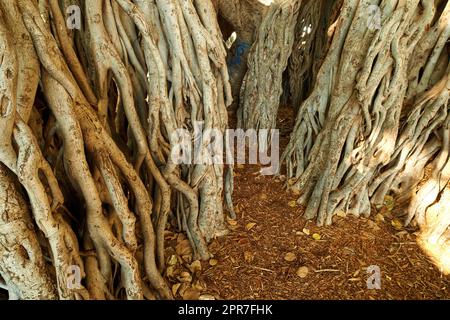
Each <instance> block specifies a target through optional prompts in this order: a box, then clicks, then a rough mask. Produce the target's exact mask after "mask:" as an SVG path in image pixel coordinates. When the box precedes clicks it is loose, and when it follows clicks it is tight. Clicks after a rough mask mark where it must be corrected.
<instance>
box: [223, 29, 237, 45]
mask: <svg viewBox="0 0 450 320" xmlns="http://www.w3.org/2000/svg"><path fill="white" fill-rule="evenodd" d="M236 39H237V33H236V31H233V33H232V34H231V36H230V37H229V38H228V39H227V41H225V46H226V47H227V49H230V48H231V46H232V45H233V43H234V42H235V41H236Z"/></svg>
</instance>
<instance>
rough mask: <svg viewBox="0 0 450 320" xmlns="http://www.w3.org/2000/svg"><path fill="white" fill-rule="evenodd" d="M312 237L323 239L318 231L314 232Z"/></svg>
mask: <svg viewBox="0 0 450 320" xmlns="http://www.w3.org/2000/svg"><path fill="white" fill-rule="evenodd" d="M312 238H313V239H314V240H320V239H322V236H321V235H320V234H318V233H314V234H313V235H312Z"/></svg>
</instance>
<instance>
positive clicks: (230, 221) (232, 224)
mask: <svg viewBox="0 0 450 320" xmlns="http://www.w3.org/2000/svg"><path fill="white" fill-rule="evenodd" d="M227 221H228V224H229V225H230V226H236V225H237V221H236V220H233V219H227Z"/></svg>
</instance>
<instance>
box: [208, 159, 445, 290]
mask: <svg viewBox="0 0 450 320" xmlns="http://www.w3.org/2000/svg"><path fill="white" fill-rule="evenodd" d="M258 170H259V169H258V168H257V167H244V168H242V169H237V170H236V190H235V193H234V202H235V206H236V207H237V208H238V209H239V214H238V220H237V225H236V226H231V225H230V229H232V231H231V233H230V235H229V236H227V237H225V238H222V239H217V240H215V241H214V242H213V243H212V244H211V245H210V249H211V251H212V252H213V253H214V255H215V259H217V260H218V264H217V265H216V266H213V267H212V266H209V265H206V264H204V265H205V267H206V269H205V270H204V272H203V274H202V275H201V279H202V281H204V283H205V287H206V289H207V291H208V292H209V293H212V294H213V295H215V296H217V297H218V298H219V297H220V298H223V299H450V277H448V276H447V277H445V276H443V275H441V274H440V272H439V271H438V270H437V269H436V268H435V267H434V266H433V265H432V264H431V262H430V261H429V260H428V258H427V257H426V256H425V255H424V254H423V253H422V251H421V250H420V248H419V247H418V246H417V244H416V242H415V235H414V234H413V233H412V232H411V230H402V231H399V230H396V229H394V227H393V226H392V225H391V221H389V219H388V218H386V220H385V221H384V222H381V221H380V222H378V223H377V222H375V221H373V220H367V219H363V218H358V219H356V218H352V217H345V218H341V217H338V218H337V219H336V221H335V223H334V224H333V225H332V226H331V227H326V228H318V227H316V226H315V225H314V224H313V223H312V222H307V221H305V220H304V219H303V218H301V214H302V208H292V207H290V206H289V202H290V201H292V200H295V199H296V197H295V195H290V194H289V193H287V192H284V191H283V186H284V183H283V182H281V181H279V180H277V179H276V178H273V177H263V176H259V175H258V174H255V173H257V172H258ZM249 223H256V225H255V226H254V227H253V228H251V229H250V230H247V228H246V226H248V227H250V226H251V225H249ZM304 228H307V229H309V231H310V235H306V234H304V233H303V232H302V230H303V229H304ZM233 229H234V230H233ZM315 233H316V234H319V235H320V236H321V239H320V240H314V239H313V234H315ZM287 253H294V254H295V255H296V259H295V260H294V261H292V262H288V261H286V260H285V259H284V258H285V256H286V254H287ZM370 265H377V266H379V267H380V269H381V289H380V290H368V289H367V278H368V277H369V276H370V275H369V274H368V273H367V270H366V268H367V267H368V266H370ZM303 266H306V267H307V268H308V270H309V272H308V274H307V275H306V277H305V278H300V277H299V276H297V274H296V272H297V270H298V268H299V267H303Z"/></svg>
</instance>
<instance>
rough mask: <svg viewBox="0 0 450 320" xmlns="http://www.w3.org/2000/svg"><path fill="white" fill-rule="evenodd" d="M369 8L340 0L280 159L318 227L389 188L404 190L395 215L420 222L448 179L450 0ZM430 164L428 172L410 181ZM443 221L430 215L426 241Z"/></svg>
mask: <svg viewBox="0 0 450 320" xmlns="http://www.w3.org/2000/svg"><path fill="white" fill-rule="evenodd" d="M378 8H379V10H380V11H379V13H381V15H378V18H379V19H380V20H379V21H378V23H374V21H373V19H374V18H377V16H376V15H373V9H374V8H373V6H370V2H369V1H357V0H346V1H344V3H343V5H342V8H341V13H340V15H339V17H338V19H337V21H336V28H335V30H334V34H333V38H332V41H331V45H330V48H329V49H328V53H327V55H326V56H325V59H324V62H323V64H322V66H321V68H320V70H319V72H318V74H317V80H316V83H315V86H314V89H313V91H312V93H311V95H310V96H309V97H308V98H307V99H306V100H305V101H304V103H303V104H302V105H301V107H300V110H299V112H298V115H297V119H296V124H295V129H294V131H293V133H292V136H291V140H290V142H289V145H288V147H287V149H286V151H285V152H284V155H283V158H284V159H285V160H286V164H287V173H288V176H289V178H290V179H289V184H290V186H291V188H294V189H297V190H299V191H300V192H301V196H300V198H299V200H298V202H299V203H301V204H303V205H304V206H305V207H306V211H305V217H306V218H308V219H313V218H315V219H317V223H318V224H319V225H323V224H331V223H332V218H333V216H334V215H335V214H336V213H338V212H340V211H344V212H347V213H351V214H353V215H355V216H359V215H365V216H368V215H370V213H371V204H372V205H375V206H379V205H382V204H383V201H384V199H385V196H386V195H388V194H390V193H392V194H393V195H395V196H398V197H399V198H402V197H403V198H405V197H406V198H411V195H412V201H411V204H410V209H409V210H408V212H409V214H408V217H407V219H406V221H405V222H406V223H409V222H410V221H411V220H413V218H414V219H415V221H417V222H418V223H419V225H421V226H422V228H425V229H428V228H429V223H430V222H428V221H426V219H424V214H425V212H426V211H427V208H428V206H429V205H431V204H432V203H434V201H435V200H436V199H439V196H440V195H443V194H445V192H444V189H445V188H444V186H445V185H446V184H447V183H448V177H447V176H446V169H447V166H446V164H447V163H448V152H447V151H448V141H447V138H448V137H447V130H448V129H447V128H448V102H449V85H448V79H449V70H450V66H449V62H448V52H449V51H448V46H447V42H448V38H449V35H450V33H449V31H450V27H449V22H450V21H449V9H450V4H449V3H448V2H447V1H435V2H433V1H428V2H420V1H398V2H396V1H394V2H393V1H381V3H380V6H379V7H378ZM375 12H376V11H375ZM375 22H376V21H375ZM431 161H432V162H433V168H434V172H433V174H432V177H426V178H429V181H428V182H427V183H426V184H425V185H424V186H421V187H420V188H417V186H418V184H419V182H420V181H421V180H422V178H423V172H424V171H423V169H424V167H425V166H426V165H427V164H428V163H430V162H431ZM431 190H432V191H431ZM430 192H431V193H430ZM448 220H449V213H448V210H447V212H445V211H443V212H442V213H441V214H439V215H438V218H437V220H436V221H435V222H434V224H433V227H431V228H432V230H433V231H432V236H431V237H432V239H431V240H430V241H431V242H432V243H436V242H437V241H438V239H440V240H439V241H441V243H442V242H443V241H444V242H445V241H446V240H445V239H446V238H445V236H444V234H445V231H446V229H447V228H448V226H449V222H450V221H448ZM447 252H449V251H447ZM447 259H448V258H447Z"/></svg>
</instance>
